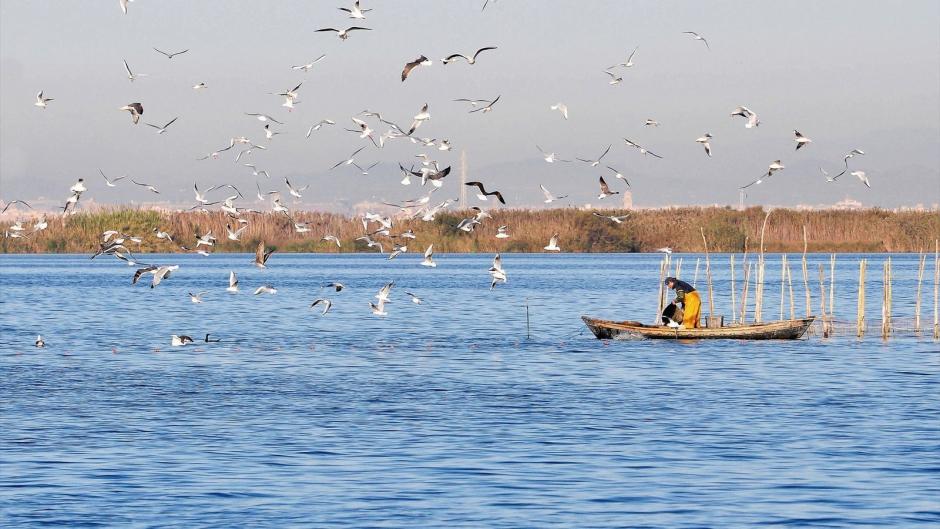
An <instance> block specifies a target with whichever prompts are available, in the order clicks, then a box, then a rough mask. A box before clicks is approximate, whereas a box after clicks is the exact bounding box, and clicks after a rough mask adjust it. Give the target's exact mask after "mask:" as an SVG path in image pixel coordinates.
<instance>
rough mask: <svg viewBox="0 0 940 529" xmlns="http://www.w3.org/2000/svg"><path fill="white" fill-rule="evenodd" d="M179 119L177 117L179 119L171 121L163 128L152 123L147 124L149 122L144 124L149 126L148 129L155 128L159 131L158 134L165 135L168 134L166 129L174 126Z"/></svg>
mask: <svg viewBox="0 0 940 529" xmlns="http://www.w3.org/2000/svg"><path fill="white" fill-rule="evenodd" d="M178 119H179V116H177V117H175V118H173V119H171V120H170V121H168V122H167V124H166V125H164V126H162V127H161V126H159V125H154V124H152V123H147V122H144V125H147V126H148V127H153V128H155V129H157V134H163V133H164V132H166V129H167V128H168V127H169V126H170V125H172V124H173V122H174V121H176V120H178Z"/></svg>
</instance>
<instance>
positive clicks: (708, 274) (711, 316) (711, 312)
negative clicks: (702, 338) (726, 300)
mask: <svg viewBox="0 0 940 529" xmlns="http://www.w3.org/2000/svg"><path fill="white" fill-rule="evenodd" d="M699 229H700V230H701V231H702V242H703V243H704V244H705V283H706V285H708V321H709V322H713V321H715V294H714V291H713V290H712V267H711V258H710V257H709V255H708V240H707V239H705V229H704V228H701V227H700V228H699ZM696 268H698V265H696ZM707 326H708V325H707V324H706V327H707Z"/></svg>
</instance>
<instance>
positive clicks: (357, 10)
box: [337, 0, 372, 20]
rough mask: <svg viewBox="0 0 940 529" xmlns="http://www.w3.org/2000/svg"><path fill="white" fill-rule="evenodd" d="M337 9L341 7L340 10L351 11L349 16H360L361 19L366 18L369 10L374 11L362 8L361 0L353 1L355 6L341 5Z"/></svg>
mask: <svg viewBox="0 0 940 529" xmlns="http://www.w3.org/2000/svg"><path fill="white" fill-rule="evenodd" d="M337 9H339V10H340V11H345V12H347V13H349V18H358V19H360V20H361V19H365V18H366V15H365V14H366V13H368V12H369V11H372V10H371V9H362V8H361V7H359V0H356V1H355V2H353V6H352V7H351V8H349V7H339V8H337Z"/></svg>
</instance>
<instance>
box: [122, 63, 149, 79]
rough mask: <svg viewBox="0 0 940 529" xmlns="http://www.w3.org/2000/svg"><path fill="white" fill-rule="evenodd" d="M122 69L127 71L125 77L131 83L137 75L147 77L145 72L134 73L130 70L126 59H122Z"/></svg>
mask: <svg viewBox="0 0 940 529" xmlns="http://www.w3.org/2000/svg"><path fill="white" fill-rule="evenodd" d="M122 60H123V59H122ZM124 71H126V72H127V78H128V79H129V80H130V82H132V83H133V82H134V81H136V80H137V78H138V77H147V74H145V73H134V72H132V71H131V67H130V66H128V65H127V61H124Z"/></svg>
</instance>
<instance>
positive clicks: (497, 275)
mask: <svg viewBox="0 0 940 529" xmlns="http://www.w3.org/2000/svg"><path fill="white" fill-rule="evenodd" d="M488 271H489V273H490V277H491V278H492V282H491V283H490V290H493V289H494V288H496V283H505V282H506V281H507V279H508V277H507V275H506V271H505V270H504V269H503V260H502V258H501V257H500V256H499V254H496V256H495V257H493V265H492V266H490V269H489V270H488Z"/></svg>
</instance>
